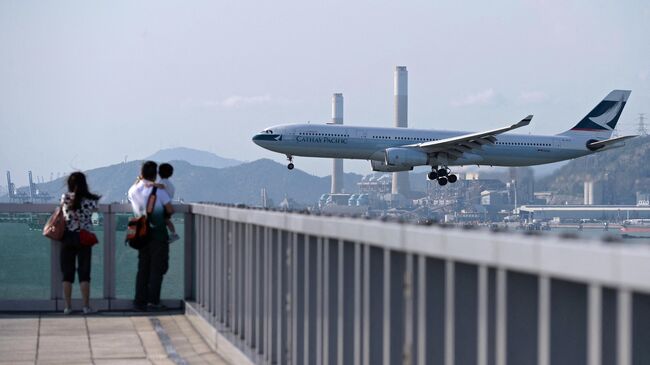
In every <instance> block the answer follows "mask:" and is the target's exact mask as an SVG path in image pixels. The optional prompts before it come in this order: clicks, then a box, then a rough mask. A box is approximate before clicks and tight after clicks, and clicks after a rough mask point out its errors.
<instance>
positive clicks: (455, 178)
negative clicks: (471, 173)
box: [447, 174, 458, 184]
mask: <svg viewBox="0 0 650 365" xmlns="http://www.w3.org/2000/svg"><path fill="white" fill-rule="evenodd" d="M447 179H448V180H449V182H450V183H452V184H453V183H455V182H456V181H458V176H456V175H454V174H451V175H449V176H447Z"/></svg>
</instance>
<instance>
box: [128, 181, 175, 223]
mask: <svg viewBox="0 0 650 365" xmlns="http://www.w3.org/2000/svg"><path fill="white" fill-rule="evenodd" d="M152 189H153V183H152V182H150V181H147V180H140V181H138V183H136V184H133V186H131V188H130V189H129V194H128V197H129V201H130V202H131V207H132V208H133V214H135V215H136V216H141V215H144V214H145V213H146V212H147V200H148V199H149V195H151V190H152ZM171 201H172V199H171V198H170V197H169V194H167V192H166V191H165V190H164V189H158V190H157V191H156V204H155V205H154V209H153V210H154V212H160V213H162V211H163V210H164V209H165V208H164V206H165V205H167V204H169V203H171Z"/></svg>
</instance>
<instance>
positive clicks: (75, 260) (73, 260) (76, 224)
mask: <svg viewBox="0 0 650 365" xmlns="http://www.w3.org/2000/svg"><path fill="white" fill-rule="evenodd" d="M99 198H101V196H99V195H95V194H93V193H91V192H89V191H88V184H87V183H86V175H84V174H83V173H81V172H73V173H72V174H70V176H69V177H68V192H67V193H65V194H63V196H61V204H62V205H63V215H64V216H65V233H64V234H63V240H62V245H61V273H62V276H63V296H64V297H65V309H64V310H63V313H64V314H70V313H72V283H73V282H74V273H75V268H76V271H77V274H78V276H79V287H80V288H81V297H82V299H83V312H84V314H88V313H92V312H94V310H93V309H92V308H90V258H91V257H92V249H91V247H90V246H82V245H81V244H80V242H79V232H80V230H82V229H85V230H87V231H90V230H91V229H92V221H91V217H92V213H93V211H96V210H97V201H98V200H99Z"/></svg>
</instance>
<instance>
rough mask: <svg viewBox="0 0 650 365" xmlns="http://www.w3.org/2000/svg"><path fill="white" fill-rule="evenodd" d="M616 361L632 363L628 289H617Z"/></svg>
mask: <svg viewBox="0 0 650 365" xmlns="http://www.w3.org/2000/svg"><path fill="white" fill-rule="evenodd" d="M617 308H618V313H617V316H616V317H617V318H616V320H617V322H618V329H617V332H618V333H617V335H618V336H617V339H618V343H617V356H616V359H617V362H618V365H630V364H631V363H632V293H631V292H630V290H629V289H626V288H620V289H618V302H617Z"/></svg>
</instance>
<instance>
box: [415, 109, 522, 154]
mask: <svg viewBox="0 0 650 365" xmlns="http://www.w3.org/2000/svg"><path fill="white" fill-rule="evenodd" d="M531 119H533V116H532V115H529V116H527V117H526V118H524V119H522V120H521V121H519V122H518V123H515V124H513V125H511V126H508V127H503V128H498V129H493V130H490V131H485V132H478V133H471V134H465V135H462V136H457V137H451V138H445V139H440V140H437V141H429V142H423V143H417V144H411V145H407V146H404V147H412V148H418V149H420V150H422V151H423V152H427V153H446V154H447V155H448V156H449V158H451V159H456V158H459V157H460V156H461V155H462V154H463V153H465V152H469V151H471V150H475V149H481V148H482V147H483V145H486V144H494V142H496V140H497V139H496V137H495V136H496V135H498V134H501V133H505V132H508V131H511V130H513V129H517V128H521V127H524V126H527V125H528V124H530V121H531Z"/></svg>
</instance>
